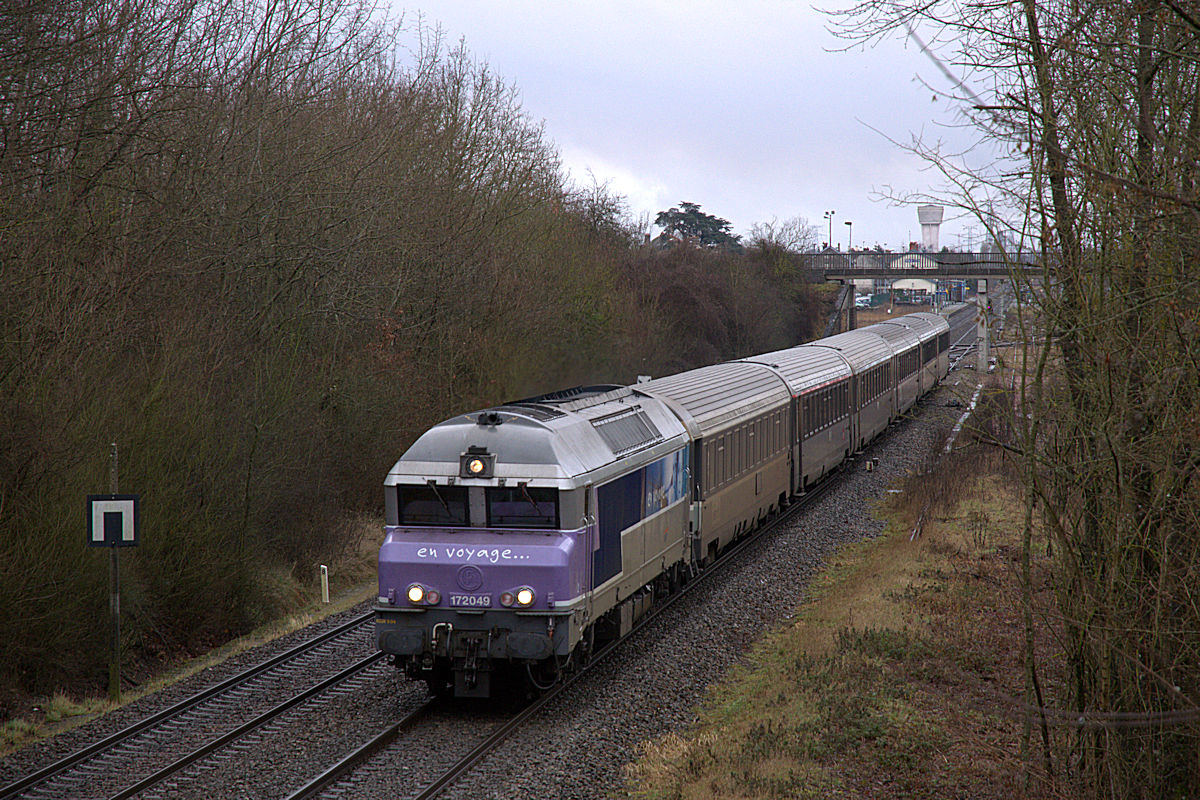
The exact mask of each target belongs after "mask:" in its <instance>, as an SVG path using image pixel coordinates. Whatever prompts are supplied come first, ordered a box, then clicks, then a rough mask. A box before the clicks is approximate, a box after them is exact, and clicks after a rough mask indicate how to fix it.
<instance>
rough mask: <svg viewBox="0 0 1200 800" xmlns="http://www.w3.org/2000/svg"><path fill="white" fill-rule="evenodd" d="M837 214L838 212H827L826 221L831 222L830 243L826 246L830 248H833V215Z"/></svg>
mask: <svg viewBox="0 0 1200 800" xmlns="http://www.w3.org/2000/svg"><path fill="white" fill-rule="evenodd" d="M836 213H837V212H836V211H826V212H825V219H827V220H829V241H828V242H827V243H826V244H828V245H829V246H830V247H833V215H834V214H836Z"/></svg>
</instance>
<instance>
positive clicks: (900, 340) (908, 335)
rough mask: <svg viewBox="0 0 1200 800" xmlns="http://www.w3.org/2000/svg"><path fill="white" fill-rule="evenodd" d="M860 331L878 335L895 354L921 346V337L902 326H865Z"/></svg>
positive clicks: (883, 324) (885, 324) (883, 323)
mask: <svg viewBox="0 0 1200 800" xmlns="http://www.w3.org/2000/svg"><path fill="white" fill-rule="evenodd" d="M859 330H862V331H871V332H872V333H876V334H879V335H880V336H882V337H883V338H884V339H886V340H887V342H888V344H890V345H891V346H892V349H893V350H895V351H896V353H897V354H899V353H903V352H905V351H906V350H912V349H915V348H919V347H920V346H921V337H920V336H918V335H917V333H916V331H914V330H912V329H911V328H908V327H905V326H904V325H889V324H887V323H886V322H882V323H876V324H874V325H867V326H865V327H862V328H859Z"/></svg>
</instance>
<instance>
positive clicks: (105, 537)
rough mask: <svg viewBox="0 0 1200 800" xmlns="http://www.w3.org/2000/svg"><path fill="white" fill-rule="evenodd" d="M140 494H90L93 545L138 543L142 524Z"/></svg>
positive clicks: (88, 531) (89, 543)
mask: <svg viewBox="0 0 1200 800" xmlns="http://www.w3.org/2000/svg"><path fill="white" fill-rule="evenodd" d="M139 502H140V497H139V496H138V495H136V494H89V495H88V509H87V520H88V530H87V537H88V545H89V546H91V547H134V546H136V545H137V543H138V529H139V528H140V527H141V525H140V519H139V515H138V505H139Z"/></svg>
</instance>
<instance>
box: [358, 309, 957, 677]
mask: <svg viewBox="0 0 1200 800" xmlns="http://www.w3.org/2000/svg"><path fill="white" fill-rule="evenodd" d="M968 308H969V307H967V306H961V305H959V306H952V307H948V308H947V309H945V310H944V311H943V312H942V314H933V313H928V312H922V313H916V314H909V315H906V316H901V317H897V318H895V319H892V320H889V321H887V322H882V323H879V324H876V325H871V326H868V327H865V328H860V329H858V330H855V331H852V332H849V333H842V334H838V335H836V336H831V337H828V338H825V339H819V340H816V341H813V342H810V343H808V344H804V345H800V346H797V347H792V348H789V349H786V350H780V351H777V352H773V353H765V354H763V355H758V356H753V357H751V358H744V359H740V360H737V361H730V362H725V363H720V364H714V365H712V366H707V367H702V368H699V369H695V370H690V371H688V372H684V373H680V374H678V375H672V376H668V377H663V378H658V379H655V380H648V381H645V382H639V383H637V384H634V385H632V386H620V385H598V386H584V387H578V388H575V389H569V390H565V391H561V392H555V393H551V394H545V395H541V396H538V397H531V398H526V399H524V400H519V401H515V402H510V403H506V404H504V405H501V406H496V407H493V408H488V409H483V410H480V411H475V412H472V413H470V414H462V415H459V416H456V417H453V418H451V419H449V420H446V421H445V422H442V423H439V424H438V425H435V426H434V427H433V428H431V429H430V430H429V431H427V432H426V433H425V434H423V435H422V436H421V437H420V438H418V439H417V440H416V442H414V443H413V445H412V446H411V447H410V448H409V449H408V450H407V451H406V452H405V453H404V455H403V456H401V458H400V460H399V461H397V462H396V464H395V466H394V467H392V469H391V471H390V472H389V473H388V476H387V479H386V481H385V484H384V492H385V494H384V496H385V530H384V532H385V540H384V542H383V545H382V546H381V547H380V551H379V596H378V600H377V603H376V604H375V607H374V611H375V629H376V640H377V643H378V646H379V648H380V649H381V650H383V651H384V652H386V653H387V654H388V656H389V659H390V660H391V661H392V662H393V663H394V664H395V665H396V666H397V667H398V668H400V669H402V670H403V671H404V672H405V673H406V674H407V675H408V677H410V678H412V679H416V680H423V681H425V682H426V683H427V684H428V685H429V688H430V690H431V691H433V692H435V693H439V694H453V695H455V696H458V697H487V696H490V695H492V694H493V693H498V692H500V691H508V689H500V688H499V687H501V686H508V687H511V686H514V685H516V684H520V685H523V686H524V687H525V688H526V689H528V688H531V687H532V688H535V689H536V688H545V687H547V686H549V685H550V684H552V683H553V682H554V681H555V680H557V679H558V677H559V676H560V675H562V674H563V672H564V671H565V670H567V669H569V668H570V667H571V666H572V662H573V661H586V660H587V658H588V657H589V656H590V654H591V653H592V652H593V651H594V650H595V648H596V647H597V644H598V643H599V642H602V641H604V640H607V639H611V638H615V637H619V636H622V635H624V633H626V632H627V631H628V630H629V629H630V628H631V627H632V626H633V625H634V624H635V623H636V622H637V621H638V620H639V619H640V618H641V616H642V615H643V614H644V613H645V612H646V611H647V610H648V609H649V608H650V607H651V606H652V605H653V604H654V602H655V600H656V599H660V598H662V597H663V596H665V595H668V594H670V593H672V592H673V591H675V590H676V589H677V588H678V587H679V586H680V585H681V584H682V583H683V582H685V581H687V580H689V579H690V578H691V577H692V576H694V575H696V574H697V573H698V571H699V570H702V569H703V568H704V567H705V566H707V565H708V564H709V563H710V562H711V561H712V560H713V559H714V558H715V557H716V556H717V554H718V553H719V552H720V551H721V550H722V549H723V548H724V547H725V546H726V545H728V544H729V543H730V542H732V541H734V540H735V539H737V538H739V537H740V536H742V535H743V534H744V533H746V532H747V531H749V530H750V529H752V528H754V527H755V526H756V525H757V524H759V523H760V522H761V521H762V520H763V519H765V518H766V517H768V516H770V515H772V514H773V513H775V512H776V511H778V510H779V509H781V508H782V507H784V506H785V505H787V504H788V502H789V500H790V499H791V498H793V497H796V496H798V495H800V494H802V493H803V492H805V491H806V490H807V489H808V487H809V486H811V485H812V484H814V483H815V482H816V481H819V480H820V479H821V478H822V477H824V476H825V475H826V474H828V473H829V472H830V471H831V470H833V469H835V468H836V467H837V466H838V465H839V464H841V463H842V462H843V461H845V460H846V459H847V458H849V457H850V456H851V454H852V453H854V452H855V451H857V450H859V449H861V448H862V447H863V446H865V445H866V444H867V443H868V442H869V441H870V440H871V439H873V438H874V437H876V436H878V435H879V434H880V433H881V432H882V431H883V430H885V429H886V428H887V426H888V424H889V423H891V422H892V421H894V420H895V419H897V418H898V417H899V416H900V415H902V414H904V413H905V412H906V411H907V410H908V409H909V408H911V406H912V405H913V404H914V403H915V402H916V400H917V398H918V397H920V396H921V395H922V394H924V393H925V392H928V391H929V390H931V389H932V388H933V387H934V386H935V385H936V384H937V383H938V381H939V380H941V379H942V378H943V377H944V376H945V375H946V373H947V372H948V371H949V355H948V351H949V347H950V342H949V331H950V326H949V324H948V322H947V317H946V316H944V315H947V314H955V313H966V311H967V309H968Z"/></svg>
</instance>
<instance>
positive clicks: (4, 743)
mask: <svg viewBox="0 0 1200 800" xmlns="http://www.w3.org/2000/svg"><path fill="white" fill-rule="evenodd" d="M382 525H383V523H382V521H381V520H378V519H362V520H359V521H358V522H357V523H356V524H355V528H356V529H359V530H358V532H357V536H356V540H357V546H356V548H355V549H354V550H353V551H351V552H347V553H345V554H343V556H342V557H341V558H340V559H339V560H338V561H336V562H334V563H332V564H329V565H327V566H328V567H329V602H328V603H324V602H322V601H321V587H320V582H319V580H318V579H317V578H316V576H313V579H312V580H305V581H300V580H296V579H295V578H293V577H290V576H280V577H279V578H278V579H277V580H276V581H275V589H276V591H277V592H280V593H283V594H284V595H286V597H287V599H288V600H289V602H291V603H292V604H293V606H294V608H295V611H294V613H292V614H290V615H288V616H286V617H282V618H280V619H277V620H274V621H272V622H270V623H267V624H265V625H262V626H260V627H259V628H257V629H255V630H253V631H251V632H250V633H248V634H246V635H245V636H239V637H237V638H236V639H233V640H231V641H229V642H227V643H225V644H224V645H221V646H220V647H216V648H213V649H212V650H210V651H208V652H207V653H205V654H204V655H202V656H199V657H196V658H184V657H179V658H177V659H174V660H170V659H167V660H163V661H158V662H155V663H146V662H138V663H135V664H126V665H124V666H123V672H122V675H123V677H124V678H125V684H126V686H125V688H123V689H122V693H121V703H120V704H128V703H132V702H134V701H135V700H138V699H139V698H142V697H144V696H146V695H148V694H151V693H153V692H156V691H158V690H159V689H162V688H163V687H165V686H169V685H171V684H173V683H175V682H177V681H180V680H182V679H184V678H186V677H189V676H191V675H195V674H196V673H198V672H201V671H203V670H205V669H207V668H208V667H211V666H213V665H214V664H218V663H220V662H221V661H224V660H225V659H227V658H229V657H231V656H234V655H237V654H239V653H243V652H245V651H247V650H250V649H252V648H254V647H257V646H258V645H261V644H263V643H265V642H269V641H271V640H273V639H277V638H279V637H280V636H285V635H287V634H289V633H292V632H294V631H297V630H299V629H300V628H303V627H305V626H307V625H311V624H312V623H314V622H317V621H319V620H321V619H324V618H325V617H328V616H330V615H332V614H337V613H339V612H342V611H345V610H346V609H348V608H351V607H353V606H355V605H357V604H359V603H361V602H362V601H364V600H367V599H369V598H370V597H372V596H373V595H374V594H375V589H376V572H375V570H376V562H377V557H378V553H379V543H380V541H381V539H382ZM6 703H7V704H8V705H9V713H10V714H11V718H10V719H7V720H6V721H4V723H3V724H0V756H3V755H5V754H7V753H9V752H12V751H13V750H17V749H19V748H21V747H24V746H25V745H27V744H29V743H30V742H33V741H36V740H38V739H43V738H46V737H47V736H53V735H54V734H57V733H60V732H62V731H64V730H68V729H70V728H72V727H74V726H76V725H80V724H82V723H84V722H87V721H88V720H91V719H93V718H95V717H97V716H100V715H102V714H105V713H107V712H109V711H112V710H114V709H115V708H117V707H118V705H119V704H117V703H113V702H111V701H110V700H108V699H107V698H106V697H97V696H85V697H82V698H78V697H72V696H70V695H68V694H66V693H62V692H59V693H56V694H54V695H53V696H37V695H31V694H22V693H15V692H14V693H10V694H9V695H8V696H7V698H6Z"/></svg>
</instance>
